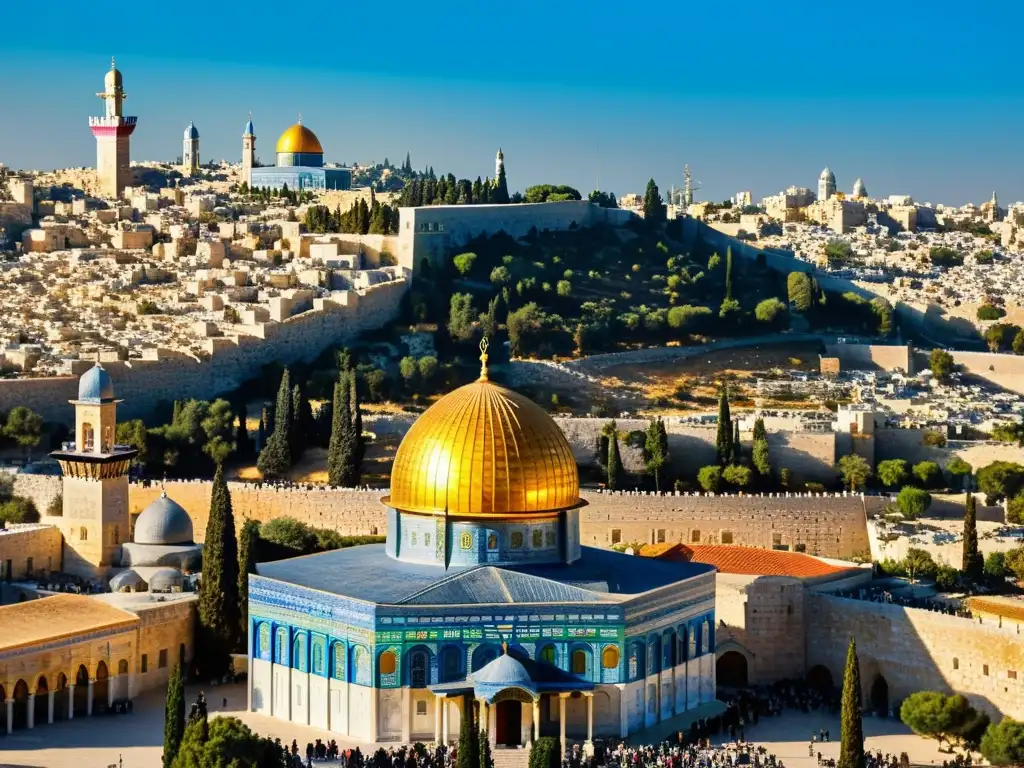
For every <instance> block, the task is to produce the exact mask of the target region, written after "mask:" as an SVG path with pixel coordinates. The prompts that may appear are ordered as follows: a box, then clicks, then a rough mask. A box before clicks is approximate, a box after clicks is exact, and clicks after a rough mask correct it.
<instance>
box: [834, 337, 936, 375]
mask: <svg viewBox="0 0 1024 768" xmlns="http://www.w3.org/2000/svg"><path fill="white" fill-rule="evenodd" d="M825 354H826V355H827V356H828V357H837V358H839V365H840V367H841V369H842V370H883V371H895V370H901V371H903V372H904V373H911V374H912V373H913V372H914V370H916V369H915V368H914V363H915V357H914V353H913V349H911V347H909V346H907V345H906V344H826V345H825Z"/></svg>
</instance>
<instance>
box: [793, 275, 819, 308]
mask: <svg viewBox="0 0 1024 768" xmlns="http://www.w3.org/2000/svg"><path fill="white" fill-rule="evenodd" d="M786 289H787V294H788V297H789V303H790V304H791V305H792V307H793V309H795V310H796V311H797V312H809V311H810V309H811V307H812V306H814V286H813V284H812V283H811V276H810V275H808V274H807V273H806V272H790V273H789V275H788V277H787V278H786Z"/></svg>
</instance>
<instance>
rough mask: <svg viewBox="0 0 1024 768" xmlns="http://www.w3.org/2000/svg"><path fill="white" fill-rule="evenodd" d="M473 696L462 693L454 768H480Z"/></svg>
mask: <svg viewBox="0 0 1024 768" xmlns="http://www.w3.org/2000/svg"><path fill="white" fill-rule="evenodd" d="M475 720H476V718H475V717H474V712H473V697H472V696H470V695H469V694H468V693H464V694H462V717H461V722H460V723H459V750H458V755H457V757H456V768H480V745H479V744H478V743H477V730H476V723H475Z"/></svg>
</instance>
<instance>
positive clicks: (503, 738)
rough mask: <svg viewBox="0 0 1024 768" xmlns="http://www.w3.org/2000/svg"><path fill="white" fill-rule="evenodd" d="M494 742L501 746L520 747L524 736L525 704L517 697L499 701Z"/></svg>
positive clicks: (495, 714) (495, 712) (496, 709)
mask: <svg viewBox="0 0 1024 768" xmlns="http://www.w3.org/2000/svg"><path fill="white" fill-rule="evenodd" d="M494 725H495V734H494V743H495V744H497V745H498V746H499V747H518V746H520V745H521V744H522V743H523V742H522V738H523V704H522V702H520V701H519V700H517V699H505V700H504V701H499V702H498V703H497V704H496V705H495V709H494Z"/></svg>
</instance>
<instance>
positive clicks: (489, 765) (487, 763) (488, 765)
mask: <svg viewBox="0 0 1024 768" xmlns="http://www.w3.org/2000/svg"><path fill="white" fill-rule="evenodd" d="M487 725H488V724H487V723H480V735H479V737H478V743H479V744H480V768H494V757H493V756H492V755H491V740H490V738H489V737H488V735H487Z"/></svg>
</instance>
